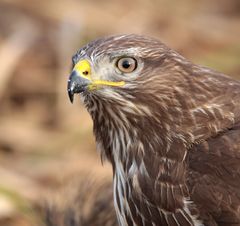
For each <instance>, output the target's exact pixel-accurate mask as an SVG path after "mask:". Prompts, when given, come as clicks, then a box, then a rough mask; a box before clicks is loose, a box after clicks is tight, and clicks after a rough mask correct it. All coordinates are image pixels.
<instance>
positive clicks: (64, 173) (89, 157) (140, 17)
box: [0, 0, 240, 226]
mask: <svg viewBox="0 0 240 226" xmlns="http://www.w3.org/2000/svg"><path fill="white" fill-rule="evenodd" d="M117 33H140V34H145V35H148V36H154V37H157V38H159V39H161V40H162V41H163V42H165V43H166V44H167V45H169V46H170V47H172V48H174V49H176V50H178V51H179V52H180V53H181V54H183V55H184V56H186V57H187V58H189V59H191V60H192V61H194V62H195V63H199V64H203V65H206V66H210V67H212V68H214V69H216V70H219V71H222V72H224V73H227V74H229V75H231V76H233V77H235V78H237V79H240V39H239V38H240V1H239V0H210V1H209V0H200V1H195V0H182V1H177V0H131V1H129V0H121V1H112V0H101V1H100V0H61V1H60V0H50V1H37V0H15V1H14V0H0V225H1V226H30V225H43V223H42V217H41V216H42V215H41V211H40V209H41V208H40V207H41V205H42V203H43V200H45V199H46V197H52V196H53V195H54V194H55V193H57V190H58V189H59V187H61V186H64V185H65V184H69V183H72V181H74V180H82V181H85V180H87V178H90V177H93V178H110V177H111V168H110V166H109V165H108V164H105V165H104V167H103V166H102V165H101V161H100V158H99V156H98V153H97V152H96V150H95V143H94V137H93V135H92V122H91V119H90V117H89V115H88V113H87V112H86V110H85V109H83V107H82V106H81V104H80V101H79V100H78V98H76V100H75V103H74V105H72V104H70V102H69V100H68V96H67V92H66V82H67V79H68V74H69V69H70V67H71V56H72V55H73V54H74V52H75V51H76V50H77V49H78V48H79V47H81V46H82V45H83V44H85V43H87V42H88V41H90V40H92V39H94V38H97V37H99V36H104V35H109V34H117ZM100 181H102V182H103V181H104V179H102V180H100ZM66 198H67V195H66V196H65V197H62V199H66ZM47 199H48V198H47ZM60 201H61V200H60Z"/></svg>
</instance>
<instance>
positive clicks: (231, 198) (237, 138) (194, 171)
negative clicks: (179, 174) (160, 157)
mask: <svg viewBox="0 0 240 226" xmlns="http://www.w3.org/2000/svg"><path fill="white" fill-rule="evenodd" d="M188 163H189V174H188V186H189V188H190V195H191V199H192V200H193V201H194V203H195V204H196V205H197V207H198V208H199V209H200V214H201V215H202V216H201V217H202V218H203V219H204V221H205V223H206V225H219V226H231V225H232V226H233V225H234V226H236V225H240V123H238V124H236V125H235V126H234V127H233V128H231V129H229V130H227V131H225V132H222V133H221V134H219V135H217V136H216V137H213V138H210V139H208V140H206V141H204V142H203V143H201V144H199V145H196V146H194V147H193V148H192V149H191V150H190V151H189V155H188Z"/></svg>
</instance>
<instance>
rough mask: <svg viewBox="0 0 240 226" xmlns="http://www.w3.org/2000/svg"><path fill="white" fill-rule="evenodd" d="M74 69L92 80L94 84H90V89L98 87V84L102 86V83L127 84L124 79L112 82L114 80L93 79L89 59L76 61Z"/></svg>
mask: <svg viewBox="0 0 240 226" xmlns="http://www.w3.org/2000/svg"><path fill="white" fill-rule="evenodd" d="M73 70H76V71H77V72H78V73H79V76H81V77H83V78H86V79H88V80H90V81H91V82H92V84H90V85H89V89H90V90H93V89H96V88H97V87H98V86H101V85H106V86H116V87H119V86H123V85H125V82H124V81H120V82H112V81H106V80H92V78H91V65H90V63H89V61H87V60H80V61H79V62H78V63H76V65H75V66H74V68H73Z"/></svg>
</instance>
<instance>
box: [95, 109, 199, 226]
mask: <svg viewBox="0 0 240 226" xmlns="http://www.w3.org/2000/svg"><path fill="white" fill-rule="evenodd" d="M139 109H141V110H139ZM102 110H103V109H102ZM125 110H127V109H125ZM128 110H129V109H128ZM141 111H142V112H141ZM103 115H104V117H101V116H99V115H94V117H93V119H94V132H95V136H96V141H97V144H98V145H99V149H100V150H101V152H102V153H103V154H104V155H105V156H106V157H107V158H108V159H109V160H110V161H111V163H112V165H113V171H114V204H115V209H116V213H117V216H118V220H119V222H120V225H152V222H154V221H155V224H156V225H159V222H162V224H163V225H164V219H165V218H168V217H171V216H170V215H171V214H167V213H172V212H176V211H182V214H183V216H184V217H185V218H186V219H187V221H188V222H190V223H187V224H186V225H188V226H190V225H194V224H193V221H194V220H196V219H195V218H194V217H193V216H191V213H190V209H189V207H188V201H187V200H188V198H189V197H188V192H187V189H186V187H185V167H186V165H185V163H184V161H183V160H184V158H185V157H186V153H187V152H186V144H185V143H184V142H185V139H183V137H182V136H180V135H179V136H178V137H176V138H175V139H174V140H173V137H171V136H172V135H171V133H170V130H171V128H170V126H169V125H170V124H171V123H170V121H169V120H172V116H171V118H168V116H167V115H163V117H164V118H165V120H164V124H162V123H161V122H160V121H158V120H157V121H156V120H153V118H156V117H155V116H154V117H153V115H151V113H150V111H148V109H146V108H144V107H140V106H138V113H137V114H136V115H135V117H134V115H131V114H130V115H131V117H128V114H126V112H123V111H120V109H118V110H116V109H112V108H109V109H104V114H103ZM159 118H161V117H159ZM160 194H161V195H160ZM169 195H170V196H169ZM168 196H169V197H168ZM175 196H179V197H180V198H179V199H176V197H175ZM170 199H171V200H170ZM143 206H144V207H145V208H147V209H144V208H143ZM187 212H188V213H187ZM154 218H155V219H154ZM153 219H154V220H153Z"/></svg>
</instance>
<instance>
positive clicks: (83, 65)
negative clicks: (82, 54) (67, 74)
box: [73, 60, 91, 80]
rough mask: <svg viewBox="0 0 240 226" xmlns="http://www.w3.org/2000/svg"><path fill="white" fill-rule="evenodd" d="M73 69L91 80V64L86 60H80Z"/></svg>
mask: <svg viewBox="0 0 240 226" xmlns="http://www.w3.org/2000/svg"><path fill="white" fill-rule="evenodd" d="M73 69H74V70H76V71H77V72H78V73H79V74H80V75H81V76H82V77H84V78H87V79H89V80H91V65H90V63H89V62H88V61H87V60H80V61H79V62H78V63H76V65H75V67H74V68H73Z"/></svg>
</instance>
